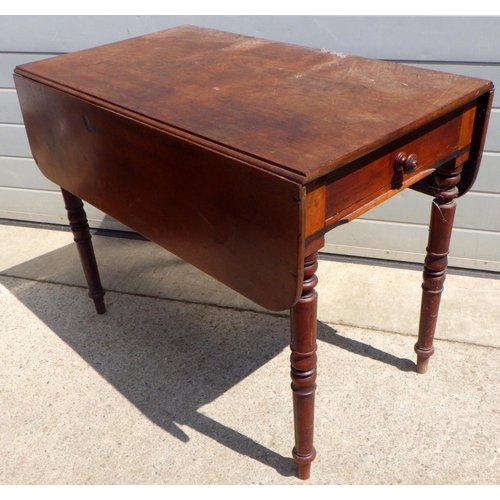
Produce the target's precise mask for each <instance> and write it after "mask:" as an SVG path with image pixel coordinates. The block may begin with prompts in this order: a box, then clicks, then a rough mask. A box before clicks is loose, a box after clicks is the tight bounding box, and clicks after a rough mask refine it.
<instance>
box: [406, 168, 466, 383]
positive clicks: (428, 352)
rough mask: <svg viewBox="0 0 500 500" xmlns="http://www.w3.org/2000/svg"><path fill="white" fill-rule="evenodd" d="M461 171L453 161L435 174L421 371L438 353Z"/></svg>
mask: <svg viewBox="0 0 500 500" xmlns="http://www.w3.org/2000/svg"><path fill="white" fill-rule="evenodd" d="M461 172H462V166H461V165H460V166H458V167H456V166H455V164H454V163H453V162H450V163H449V164H446V165H443V166H442V167H440V168H438V170H437V171H436V174H435V176H434V178H435V182H436V188H435V190H434V193H435V195H436V197H435V198H434V200H433V202H432V211H431V221H430V226H429V244H428V246H427V256H426V258H425V264H424V282H423V284H422V304H421V308H420V326H419V334H418V341H417V343H416V344H415V352H416V353H417V372H418V373H425V372H426V371H427V366H428V363H429V358H430V356H432V354H434V345H433V339H434V332H435V330H436V322H437V318H438V312H439V304H440V301H441V293H442V291H443V284H444V280H445V278H446V268H447V265H448V253H449V247H450V239H451V231H452V228H453V219H454V217H455V209H456V202H455V198H456V196H457V195H458V188H457V187H456V186H457V184H458V183H459V181H460V174H461Z"/></svg>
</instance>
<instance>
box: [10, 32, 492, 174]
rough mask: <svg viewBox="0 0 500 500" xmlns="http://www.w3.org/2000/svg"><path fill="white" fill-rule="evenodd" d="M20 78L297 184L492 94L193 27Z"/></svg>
mask: <svg viewBox="0 0 500 500" xmlns="http://www.w3.org/2000/svg"><path fill="white" fill-rule="evenodd" d="M16 72H17V73H18V74H21V75H23V76H27V77H29V78H31V79H34V80H38V81H41V82H45V83H49V84H50V85H51V86H53V87H55V88H58V89H60V90H64V91H65V92H68V93H71V94H74V95H79V96H84V97H85V99H88V100H91V101H94V102H100V103H102V105H103V106H106V107H111V108H115V109H117V110H119V112H121V113H123V114H129V115H132V116H134V117H135V118H139V119H145V120H149V121H151V120H152V121H154V122H155V123H156V125H157V126H163V127H167V128H169V129H174V130H177V131H178V132H179V133H181V134H188V135H190V136H192V137H194V138H196V137H197V138H199V139H200V140H203V141H208V142H209V143H210V145H211V148H215V149H217V148H220V149H223V150H224V151H227V150H229V151H230V152H231V153H232V154H235V155H243V156H244V157H245V160H246V161H250V162H259V165H261V166H262V164H263V165H264V168H267V169H269V170H272V171H276V172H278V173H280V175H283V176H285V177H288V178H290V179H294V180H299V181H300V182H307V181H310V180H312V179H314V178H317V177H320V176H321V175H324V174H325V173H327V172H329V171H331V170H333V169H335V168H337V167H339V166H341V165H343V164H345V163H346V162H348V161H351V160H353V159H355V158H357V157H359V156H362V155H363V154H365V153H367V152H369V151H372V150H374V149H376V148H377V147H379V146H380V145H381V144H384V143H386V142H388V141H390V140H392V139H394V138H396V137H398V136H400V135H402V134H403V133H406V132H408V131H411V130H414V129H417V128H418V127H419V126H421V125H422V124H423V123H425V122H426V121H428V120H429V119H431V118H435V117H438V116H441V115H444V114H446V113H447V112H448V111H449V110H450V109H452V108H454V107H457V106H459V105H460V104H461V103H466V102H468V101H470V100H472V99H473V98H474V97H476V96H477V95H480V94H481V93H483V92H485V91H486V90H488V89H489V88H491V86H492V85H491V83H490V82H488V81H484V80H478V79H474V78H469V77H467V78H466V77H461V76H457V75H452V74H447V73H441V72H435V71H430V70H425V69H421V68H414V67H411V66H406V65H401V64H395V63H391V62H385V61H376V60H372V59H366V58H361V57H356V56H351V55H347V54H341V53H337V52H332V51H327V50H320V49H312V48H307V47H301V46H296V45H290V44H283V43H279V42H273V41H268V40H261V39H258V38H252V37H247V36H243V35H236V34H232V33H226V32H221V31H216V30H211V29H206V28H198V27H194V26H180V27H177V28H173V29H169V30H165V31H161V32H158V33H153V34H150V35H145V36H141V37H137V38H132V39H129V40H126V41H123V42H117V43H112V44H109V45H104V46H101V47H97V48H94V49H88V50H83V51H80V52H75V53H72V54H66V55H63V56H58V57H57V58H50V59H45V60H42V61H38V62H34V63H30V64H29V66H27V67H24V66H20V67H18V68H16Z"/></svg>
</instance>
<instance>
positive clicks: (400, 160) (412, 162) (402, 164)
mask: <svg viewBox="0 0 500 500" xmlns="http://www.w3.org/2000/svg"><path fill="white" fill-rule="evenodd" d="M417 167H418V158H417V155H416V154H411V155H409V156H408V155H407V154H406V153H405V152H404V151H402V152H401V153H398V154H397V156H396V158H395V159H394V168H395V169H396V170H397V171H398V172H399V171H401V170H403V172H404V173H405V174H411V173H412V172H414V171H415V170H416V169H417Z"/></svg>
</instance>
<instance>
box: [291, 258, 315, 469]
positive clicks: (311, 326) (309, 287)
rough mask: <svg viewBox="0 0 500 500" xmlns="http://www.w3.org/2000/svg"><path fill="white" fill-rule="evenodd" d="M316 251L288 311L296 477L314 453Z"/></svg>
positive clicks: (311, 459) (307, 260) (305, 467)
mask: <svg viewBox="0 0 500 500" xmlns="http://www.w3.org/2000/svg"><path fill="white" fill-rule="evenodd" d="M317 269H318V254H317V252H316V253H314V254H312V255H310V256H309V257H307V258H306V259H305V262H304V283H303V287H302V294H301V296H300V299H299V301H298V302H297V303H296V304H295V305H294V306H293V307H292V309H291V311H290V325H291V342H290V348H291V350H292V354H291V356H290V361H291V377H292V391H293V410H294V415H295V447H294V448H293V451H292V454H293V458H294V459H295V461H296V462H297V463H298V467H299V477H300V478H301V479H308V478H309V476H310V473H311V462H312V461H313V460H314V458H315V457H316V450H315V449H314V446H313V431H314V393H315V391H316V349H317V345H316V331H317V321H316V318H317V308H318V294H317V292H316V290H315V289H314V287H315V286H316V285H317V284H318V278H317V276H316V275H315V274H314V273H315V272H316V270H317Z"/></svg>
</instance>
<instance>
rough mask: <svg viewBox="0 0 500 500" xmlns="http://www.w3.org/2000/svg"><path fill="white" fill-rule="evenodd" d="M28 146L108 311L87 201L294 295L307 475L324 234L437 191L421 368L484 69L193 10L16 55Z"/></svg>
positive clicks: (466, 173) (261, 288)
mask: <svg viewBox="0 0 500 500" xmlns="http://www.w3.org/2000/svg"><path fill="white" fill-rule="evenodd" d="M14 77H15V82H16V87H17V91H18V95H19V100H20V103H21V108H22V112H23V116H24V122H25V125H26V130H27V134H28V138H29V142H30V146H31V149H32V152H33V156H34V158H35V161H36V163H37V165H38V167H39V168H40V170H41V171H42V172H43V173H44V174H45V175H46V176H47V177H48V178H49V179H50V180H52V181H53V182H55V183H56V184H57V185H59V186H61V188H62V193H63V196H64V200H65V203H66V208H67V211H68V214H69V221H70V225H71V228H72V230H73V234H74V237H75V241H76V242H77V246H78V250H79V252H80V257H81V261H82V264H83V268H84V271H85V275H86V278H87V282H88V285H89V295H90V297H91V298H92V299H94V301H95V305H96V308H97V312H98V313H104V312H105V306H104V301H103V296H104V293H105V292H104V289H103V288H102V286H101V282H100V279H99V274H98V270H97V265H96V261H95V257H94V253H93V250H92V244H91V240H90V234H89V229H88V223H87V219H86V215H85V212H84V210H83V204H82V201H81V200H82V199H83V200H85V201H88V202H89V203H91V204H92V205H94V206H96V207H98V208H99V209H101V210H102V211H104V212H105V213H107V214H109V215H111V216H112V217H114V218H116V219H117V220H119V221H121V222H123V223H124V224H126V225H127V226H129V227H130V228H132V229H134V230H135V231H137V232H139V233H140V234H142V235H144V236H145V237H147V238H149V239H150V240H152V241H154V242H156V243H158V244H159V245H161V246H163V247H164V248H166V249H168V250H170V251H171V252H173V253H174V254H176V255H177V256H179V257H181V258H182V259H185V260H186V261H188V262H190V263H191V264H193V265H195V266H196V267H198V268H199V269H201V270H202V271H205V272H206V273H208V274H210V275H211V276H213V277H214V278H216V279H217V280H219V281H221V282H222V283H225V284H226V285H228V286H229V287H231V288H232V289H234V290H236V291H237V292H239V293H241V294H243V295H244V296H246V297H248V298H249V299H251V300H253V301H254V302H256V303H257V304H259V305H261V306H263V307H265V308H267V309H270V310H273V311H280V310H286V309H290V310H291V351H292V354H291V378H292V390H293V403H294V414H295V447H294V449H293V457H294V458H295V460H296V461H297V463H298V471H299V472H298V474H299V477H300V478H303V479H307V478H308V477H309V474H310V465H311V462H312V461H313V460H314V457H315V454H316V452H315V449H314V447H313V414H314V391H315V379H316V303H317V293H316V291H315V290H314V287H315V285H316V283H317V278H316V275H315V271H316V269H317V252H318V251H319V250H320V249H321V248H322V246H323V245H324V236H325V233H326V232H327V231H329V230H331V229H333V228H334V227H336V226H338V225H340V224H344V223H346V222H349V221H351V220H352V219H354V218H356V217H358V216H359V215H361V214H363V213H364V212H366V211H367V210H369V209H370V208H372V207H374V206H375V205H378V204H379V203H381V202H383V201H384V200H386V199H387V198H389V197H391V196H393V195H395V194H396V193H399V192H400V191H402V190H403V189H405V188H408V187H410V188H412V189H416V190H418V191H421V192H423V193H426V194H429V195H431V196H433V197H434V200H433V202H432V212H431V222H430V232H429V245H428V248H427V257H426V259H425V266H424V281H423V294H422V307H421V317H420V328H419V336H418V341H417V343H416V346H415V351H416V353H417V371H418V372H420V373H423V372H425V371H426V368H427V363H428V360H429V357H430V356H431V355H432V353H433V351H434V348H433V336H434V330H435V325H436V318H437V313H438V308H439V301H440V295H441V291H442V288H443V282H444V279H445V272H446V266H447V254H448V246H449V240H450V235H451V229H452V224H453V215H454V212H455V198H456V197H457V196H459V195H462V194H464V193H465V192H467V191H468V190H469V188H470V187H471V185H472V184H473V182H474V179H475V177H476V175H477V171H478V168H479V163H480V158H481V155H482V149H483V143H484V137H485V133H486V127H487V121H488V116H489V110H490V107H491V100H492V95H493V85H492V84H491V82H488V81H485V80H479V79H475V78H468V77H463V76H456V75H451V74H445V73H440V72H435V71H430V70H424V69H419V68H414V67H410V66H405V65H400V64H395V63H391V62H385V61H378V60H371V59H365V58H361V57H355V56H351V55H346V54H342V53H336V52H331V51H328V50H318V49H311V48H306V47H300V46H295V45H289V44H283V43H278V42H273V41H267V40H261V39H257V38H251V37H247V36H241V35H236V34H231V33H226V32H221V31H215V30H210V29H203V28H197V27H194V26H180V27H177V28H174V29H169V30H165V31H161V32H159V33H153V34H150V35H146V36H142V37H137V38H132V39H129V40H126V41H123V42H118V43H112V44H109V45H105V46H101V47H97V48H94V49H89V50H83V51H80V52H76V53H72V54H65V55H61V56H57V57H53V58H50V59H46V60H42V61H38V62H33V63H29V64H25V65H21V66H19V67H17V68H16V69H15V75H14Z"/></svg>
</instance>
